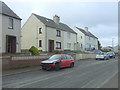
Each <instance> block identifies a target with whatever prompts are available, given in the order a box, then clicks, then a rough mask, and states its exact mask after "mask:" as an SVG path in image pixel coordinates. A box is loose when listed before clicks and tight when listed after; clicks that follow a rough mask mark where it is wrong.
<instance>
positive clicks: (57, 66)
mask: <svg viewBox="0 0 120 90" xmlns="http://www.w3.org/2000/svg"><path fill="white" fill-rule="evenodd" d="M58 70H60V64H59V63H57V64H55V71H58Z"/></svg>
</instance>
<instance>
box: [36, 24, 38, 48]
mask: <svg viewBox="0 0 120 90" xmlns="http://www.w3.org/2000/svg"><path fill="white" fill-rule="evenodd" d="M36 48H37V49H38V25H36Z"/></svg>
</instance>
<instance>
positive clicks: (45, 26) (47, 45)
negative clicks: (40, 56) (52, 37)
mask: <svg viewBox="0 0 120 90" xmlns="http://www.w3.org/2000/svg"><path fill="white" fill-rule="evenodd" d="M45 38H46V39H45V42H46V51H47V52H48V40H47V39H48V38H47V26H46V25H45Z"/></svg>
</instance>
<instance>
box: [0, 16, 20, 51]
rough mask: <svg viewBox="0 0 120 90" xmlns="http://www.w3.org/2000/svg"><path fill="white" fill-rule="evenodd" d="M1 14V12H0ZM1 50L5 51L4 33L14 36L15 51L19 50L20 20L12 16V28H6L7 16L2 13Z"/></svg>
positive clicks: (7, 23)
mask: <svg viewBox="0 0 120 90" xmlns="http://www.w3.org/2000/svg"><path fill="white" fill-rule="evenodd" d="M0 15H1V14H0ZM1 23H2V52H3V53H5V52H6V35H10V36H15V37H16V53H20V52H21V43H20V42H21V31H20V29H21V20H18V19H15V18H13V29H8V25H9V17H8V16H5V15H2V22H0V25H1Z"/></svg>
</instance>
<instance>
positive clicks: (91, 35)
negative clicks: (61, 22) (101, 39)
mask: <svg viewBox="0 0 120 90" xmlns="http://www.w3.org/2000/svg"><path fill="white" fill-rule="evenodd" d="M76 28H77V29H78V30H80V31H81V32H82V33H84V34H85V35H86V36H89V37H93V38H97V37H96V36H94V35H93V34H92V33H91V32H89V31H88V32H86V31H85V30H84V29H81V28H78V27H76ZM97 39H98V38H97Z"/></svg>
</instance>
